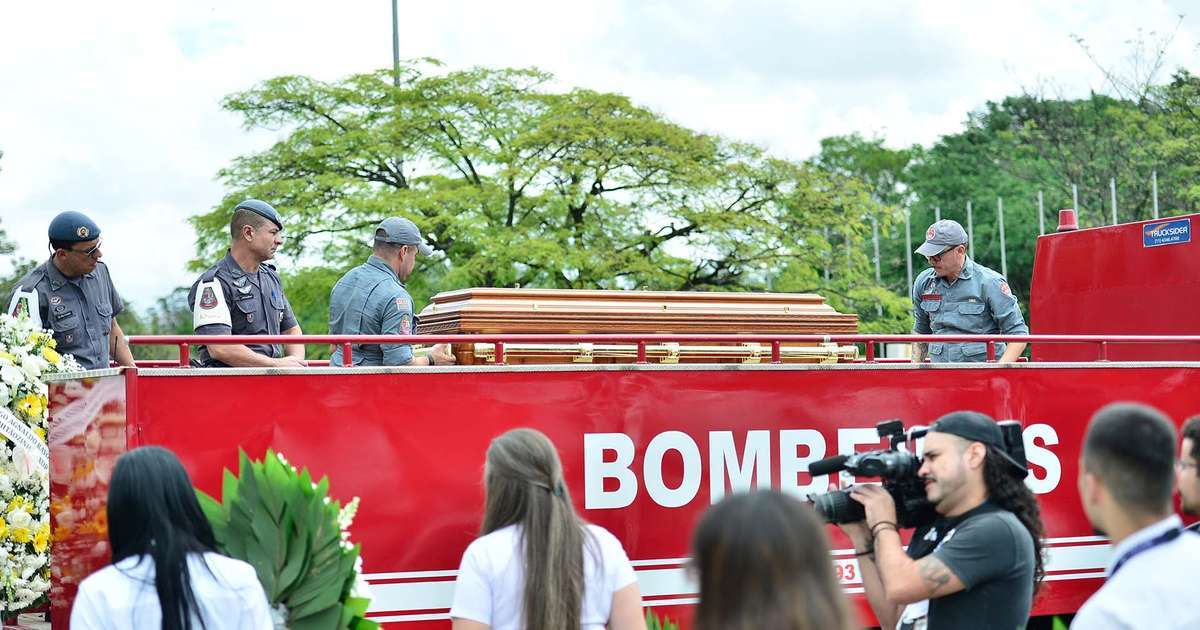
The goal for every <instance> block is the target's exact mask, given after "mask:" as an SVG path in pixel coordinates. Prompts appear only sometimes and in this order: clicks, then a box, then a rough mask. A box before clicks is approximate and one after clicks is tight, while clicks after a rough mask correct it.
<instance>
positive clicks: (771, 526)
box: [692, 490, 854, 630]
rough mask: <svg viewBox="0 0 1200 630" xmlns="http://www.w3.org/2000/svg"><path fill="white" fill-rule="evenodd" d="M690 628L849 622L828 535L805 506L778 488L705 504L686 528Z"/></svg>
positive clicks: (788, 628) (739, 629) (800, 628)
mask: <svg viewBox="0 0 1200 630" xmlns="http://www.w3.org/2000/svg"><path fill="white" fill-rule="evenodd" d="M692 567H693V570H695V571H696V572H697V573H698V576H697V577H698V578H699V582H700V603H699V605H698V606H697V607H696V614H695V618H694V619H693V627H694V628H696V630H759V629H761V628H771V629H772V630H826V629H828V630H849V628H852V627H854V624H853V619H852V618H851V616H850V613H849V610H848V606H847V604H846V597H845V595H844V594H843V593H842V589H841V588H840V587H839V586H838V583H837V580H836V579H835V578H834V573H833V562H832V559H831V557H830V555H829V541H828V540H827V539H826V537H825V531H824V528H823V526H822V525H821V523H820V522H819V521H818V520H817V517H816V515H814V514H813V513H812V508H810V507H808V506H807V505H804V504H803V503H802V502H800V501H799V500H798V499H795V498H793V497H790V496H788V495H785V494H783V493H781V492H779V491H777V490H762V491H756V492H750V493H748V494H735V495H732V496H730V497H728V498H726V499H724V500H722V501H721V502H720V503H717V504H716V505H714V506H712V507H711V508H709V509H708V511H707V512H705V513H704V516H702V517H701V518H700V522H699V524H697V525H696V529H695V531H694V532H693V536H692Z"/></svg>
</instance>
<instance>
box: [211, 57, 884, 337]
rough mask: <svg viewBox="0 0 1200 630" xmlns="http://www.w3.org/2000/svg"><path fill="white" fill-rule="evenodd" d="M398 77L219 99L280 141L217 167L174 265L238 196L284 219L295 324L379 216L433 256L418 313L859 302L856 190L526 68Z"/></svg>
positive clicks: (281, 84)
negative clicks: (668, 299)
mask: <svg viewBox="0 0 1200 630" xmlns="http://www.w3.org/2000/svg"><path fill="white" fill-rule="evenodd" d="M401 78H402V80H401V82H400V85H399V86H398V87H397V86H393V84H392V75H391V74H390V72H384V71H381V72H377V73H373V74H362V75H354V76H350V77H347V78H345V79H342V80H339V81H336V82H332V83H326V82H321V81H316V80H314V79H311V78H308V77H301V76H285V77H278V78H274V79H270V80H268V81H265V82H263V83H261V84H259V85H257V86H255V87H253V88H252V89H249V90H247V91H245V92H240V93H237V94H233V95H231V96H229V97H228V98H226V99H225V101H224V106H225V107H226V108H227V109H229V110H230V111H232V112H235V113H238V114H240V115H241V116H242V118H243V121H244V124H245V126H246V127H247V128H248V129H259V128H265V129H277V130H280V131H281V132H282V135H281V139H280V140H279V141H277V142H276V143H275V144H274V145H272V146H271V147H269V148H267V149H266V150H264V151H261V152H258V153H253V154H250V155H244V156H241V157H239V158H237V159H236V160H235V161H234V162H233V163H232V164H231V165H230V166H229V167H227V168H225V169H223V170H222V171H221V172H220V178H221V179H222V181H223V182H224V183H225V184H226V185H227V186H228V188H229V191H230V192H229V194H228V195H227V197H226V198H225V200H224V201H223V202H222V203H221V204H219V205H218V206H217V207H216V208H214V209H213V210H212V211H211V212H208V213H206V214H202V215H199V216H196V217H193V219H192V222H193V225H194V226H195V228H196V230H197V236H198V238H197V254H198V256H197V259H196V260H195V261H194V262H193V266H194V267H196V268H201V267H204V266H207V265H209V264H211V261H213V260H215V259H216V258H217V257H219V255H220V252H221V251H222V250H223V248H224V247H225V245H226V242H227V238H228V237H227V222H228V217H229V208H230V207H232V206H233V205H234V204H235V203H236V202H237V201H238V200H240V199H242V198H244V197H257V198H261V199H264V200H267V201H269V202H270V203H272V204H273V205H275V207H276V208H278V209H279V210H280V211H281V212H282V213H283V214H284V219H285V222H286V226H285V227H286V230H285V233H288V234H290V236H289V237H288V240H287V242H286V243H285V245H284V253H285V254H286V255H287V256H289V257H290V261H291V263H292V264H291V265H289V266H287V267H286V268H285V273H286V274H287V276H288V277H287V278H285V280H286V282H287V284H286V288H287V291H288V293H289V295H291V294H294V293H296V292H298V291H303V292H306V295H307V297H308V298H309V299H306V300H305V302H304V303H305V304H306V308H308V309H309V310H311V311H312V313H299V315H300V318H301V322H302V326H304V327H305V330H314V331H317V330H323V329H324V324H325V322H324V319H325V317H326V312H327V311H326V308H327V302H326V300H327V299H328V290H329V288H330V287H331V286H332V283H333V280H335V279H336V278H337V276H338V275H340V273H342V272H343V271H344V270H346V269H348V268H350V267H352V266H354V265H356V264H359V263H361V262H362V261H363V260H364V259H365V258H366V256H367V254H368V250H367V249H366V247H365V244H366V243H367V242H368V240H369V238H370V237H371V235H372V230H373V228H374V226H375V225H376V224H377V223H378V222H379V221H380V220H381V219H383V218H385V217H387V216H393V215H397V216H405V217H408V218H410V219H412V220H413V221H414V222H416V223H417V225H418V226H419V227H420V228H421V229H422V231H423V232H424V233H425V234H426V235H427V239H428V241H429V242H430V244H432V245H433V246H434V247H435V249H437V250H438V252H439V253H438V254H435V256H433V257H431V258H429V259H425V260H422V261H419V267H418V270H417V272H416V273H415V274H414V276H413V278H412V282H411V283H410V289H412V290H413V293H414V297H416V298H417V299H418V302H420V301H422V300H423V299H424V298H426V297H427V296H428V295H430V294H432V293H435V292H437V291H442V290H448V289H454V288H460V287H468V286H509V287H513V286H526V287H555V288H611V289H617V288H629V289H632V288H646V289H663V290H762V289H765V288H767V287H768V286H770V287H771V288H773V289H774V290H813V291H828V292H829V293H830V294H831V297H833V298H834V299H835V301H837V300H839V299H840V300H842V301H843V302H845V301H846V300H851V301H853V300H854V299H856V298H855V296H859V297H860V298H863V299H867V300H868V301H870V302H871V303H872V304H874V302H875V301H876V299H877V297H873V296H867V297H865V298H864V296H863V292H864V291H866V292H868V293H870V292H871V291H872V289H873V288H874V287H872V286H869V285H864V284H863V281H864V279H865V278H867V277H868V276H867V275H865V274H864V273H863V272H864V270H866V269H867V258H866V255H865V250H864V249H863V244H864V242H865V241H864V239H866V238H869V236H870V227H869V223H868V217H870V216H871V215H872V213H874V212H876V211H877V205H876V204H874V203H873V201H872V198H871V194H870V190H869V189H868V188H867V187H866V186H864V185H863V183H862V182H861V181H860V180H859V179H857V178H854V177H847V176H843V175H842V174H838V173H834V172H831V171H829V170H827V169H822V168H819V167H817V166H815V165H812V164H807V163H799V162H794V161H788V160H783V159H779V158H776V157H772V156H770V155H768V154H767V153H766V152H765V151H764V150H763V149H762V148H760V147H756V146H753V145H750V144H745V143H738V142H732V141H729V140H726V139H724V138H721V137H718V136H713V135H708V134H703V133H699V132H696V131H694V130H691V129H687V128H685V127H682V126H680V125H677V124H675V123H672V122H671V121H669V120H667V119H665V118H664V117H663V116H661V115H659V114H657V113H655V112H653V111H651V110H649V109H646V108H644V107H640V106H638V105H636V104H634V103H632V102H631V101H630V100H629V99H628V98H627V97H625V96H622V95H618V94H611V93H601V92H595V91H591V90H586V89H571V90H566V91H561V90H559V91H556V90H554V89H552V88H551V85H552V77H551V76H550V75H548V74H546V73H543V72H540V71H537V70H532V69H489V68H474V69H470V70H464V71H455V72H442V71H441V69H440V68H439V66H438V65H437V64H436V62H432V61H428V60H425V61H419V62H413V63H410V64H407V65H406V66H405V68H404V72H403V75H402V77H401ZM829 226H836V233H835V234H834V235H830V236H828V237H827V235H826V228H827V227H829ZM834 241H836V247H837V248H838V249H837V252H836V253H835V251H834V248H835V243H834ZM844 254H845V255H844ZM830 265H833V266H834V267H835V268H836V272H835V273H833V274H831V277H830V279H829V280H828V281H826V280H825V279H824V269H825V268H826V267H827V266H830ZM883 293H887V292H886V291H884V292H883ZM293 301H294V302H295V300H293ZM310 322H311V324H312V326H311V327H310V326H309V325H308V324H309V323H310Z"/></svg>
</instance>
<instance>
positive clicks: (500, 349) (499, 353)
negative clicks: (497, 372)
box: [496, 341, 504, 365]
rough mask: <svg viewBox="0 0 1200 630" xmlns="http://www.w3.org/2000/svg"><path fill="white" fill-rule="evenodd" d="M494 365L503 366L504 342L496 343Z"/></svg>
mask: <svg viewBox="0 0 1200 630" xmlns="http://www.w3.org/2000/svg"><path fill="white" fill-rule="evenodd" d="M496 365H504V342H503V341H497V342H496Z"/></svg>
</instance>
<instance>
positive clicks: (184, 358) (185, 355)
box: [179, 343, 191, 368]
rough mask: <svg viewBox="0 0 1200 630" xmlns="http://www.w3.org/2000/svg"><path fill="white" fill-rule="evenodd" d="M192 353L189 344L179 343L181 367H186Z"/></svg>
mask: <svg viewBox="0 0 1200 630" xmlns="http://www.w3.org/2000/svg"><path fill="white" fill-rule="evenodd" d="M190 354H191V350H190V346H188V344H186V343H181V344H179V367H181V368H185V367H187V366H188V362H189V361H190V360H191V357H190V356H189V355H190Z"/></svg>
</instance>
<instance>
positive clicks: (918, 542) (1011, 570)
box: [899, 503, 1034, 630]
mask: <svg viewBox="0 0 1200 630" xmlns="http://www.w3.org/2000/svg"><path fill="white" fill-rule="evenodd" d="M930 553H933V555H935V556H936V557H937V559H938V560H941V561H942V563H944V564H945V565H946V566H947V567H948V568H949V569H950V570H951V571H953V572H954V574H955V575H957V576H958V579H959V580H961V581H962V583H963V585H964V586H965V588H964V589H963V590H961V591H959V592H957V593H953V594H951V595H947V596H945V597H939V598H937V599H931V600H928V602H927V606H928V608H927V611H928V612H927V615H928V617H927V618H926V619H924V620H923V621H924V622H925V625H924V626H922V625H921V621H922V616H923V615H922V614H921V612H922V611H923V610H925V604H926V602H919V603H917V604H912V605H910V606H908V607H906V608H905V612H904V614H902V615H901V623H900V624H899V628H900V629H901V630H908V629H910V628H912V629H918V628H922V627H925V628H928V630H943V629H949V628H976V629H979V630H991V629H995V630H1015V629H1017V628H1024V627H1025V624H1026V622H1027V621H1028V620H1029V610H1030V607H1031V605H1032V603H1033V570H1034V557H1033V538H1032V537H1031V536H1030V535H1029V532H1028V530H1026V529H1025V527H1024V526H1023V525H1021V521H1019V520H1017V517H1016V515H1015V514H1013V513H1012V512H1008V511H1005V510H1001V509H999V508H997V507H995V506H993V505H991V504H990V503H984V504H983V505H980V506H979V507H977V508H975V509H973V510H971V511H969V512H967V513H966V514H963V515H961V516H958V517H956V518H952V519H938V520H937V521H936V522H934V523H933V524H932V525H928V526H926V527H923V528H921V529H918V530H917V531H916V532H914V533H913V538H912V542H911V543H910V544H909V546H908V555H909V556H911V557H912V558H923V557H925V556H927V555H929V554H930Z"/></svg>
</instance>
